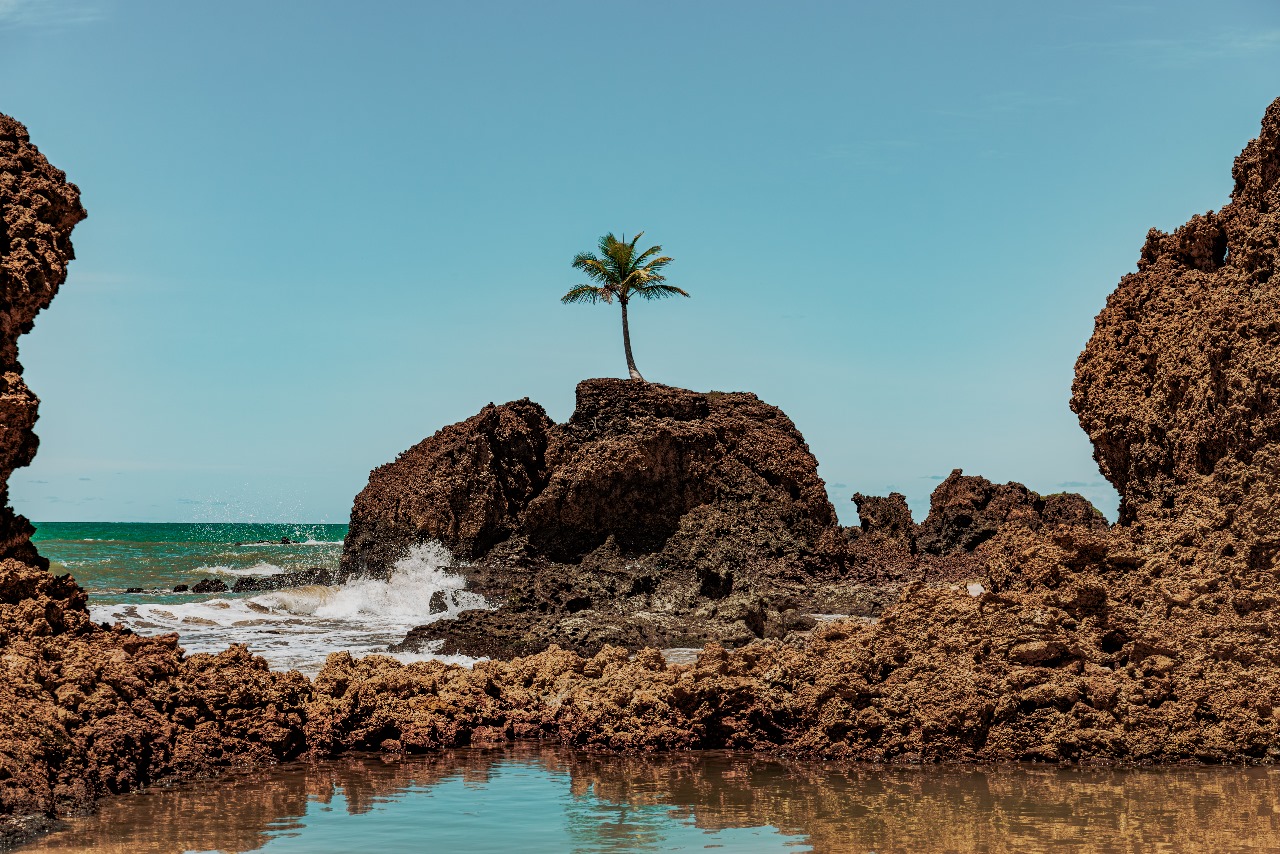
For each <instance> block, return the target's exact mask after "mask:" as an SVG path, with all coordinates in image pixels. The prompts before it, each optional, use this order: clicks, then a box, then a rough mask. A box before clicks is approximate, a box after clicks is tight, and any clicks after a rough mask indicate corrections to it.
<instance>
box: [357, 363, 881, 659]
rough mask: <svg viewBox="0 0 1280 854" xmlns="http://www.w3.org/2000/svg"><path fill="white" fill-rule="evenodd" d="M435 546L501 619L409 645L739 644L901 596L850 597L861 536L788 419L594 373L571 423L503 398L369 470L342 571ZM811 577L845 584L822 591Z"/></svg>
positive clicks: (489, 614) (724, 399) (434, 630)
mask: <svg viewBox="0 0 1280 854" xmlns="http://www.w3.org/2000/svg"><path fill="white" fill-rule="evenodd" d="M473 487H474V495H475V498H474V501H473V500H472V499H471V496H472V489H473ZM477 532H483V533H477ZM425 540H439V541H440V542H442V543H443V544H445V545H446V546H447V547H448V548H449V549H450V550H452V551H453V552H454V553H455V554H456V555H458V556H461V557H462V558H464V559H469V560H471V561H472V562H473V563H472V565H471V566H469V567H467V568H466V569H465V572H466V574H467V576H468V579H469V586H470V588H471V589H472V590H474V591H476V592H480V593H482V594H485V595H486V596H489V597H491V598H492V599H493V600H495V601H496V602H498V603H500V607H499V608H498V610H496V611H471V612H466V613H465V614H464V615H463V616H462V617H461V618H460V619H458V620H447V621H440V622H438V623H433V624H431V625H429V626H425V627H423V628H422V629H420V630H417V631H415V632H414V633H413V634H411V635H410V636H409V637H408V638H406V640H405V643H404V644H403V645H402V648H403V649H421V648H426V646H427V645H428V644H439V643H443V647H441V649H442V650H443V651H445V652H450V653H452V652H463V653H466V654H469V655H488V656H501V657H510V656H512V655H520V654H525V653H530V652H536V651H538V650H541V649H545V648H547V646H549V645H550V644H552V643H558V644H560V645H561V646H564V647H567V648H572V649H575V650H577V651H579V652H582V653H584V654H593V653H595V652H597V651H599V650H600V649H601V648H603V646H604V645H606V644H614V645H618V646H624V647H629V648H632V649H638V648H640V647H643V646H646V645H656V646H701V645H702V644H703V643H705V642H707V641H709V640H715V641H718V642H721V643H724V644H726V645H729V646H739V645H741V644H743V643H747V642H749V641H751V640H754V639H756V638H759V637H764V636H771V637H783V636H785V635H786V634H788V633H789V632H790V631H792V630H795V629H800V630H807V629H808V628H810V627H811V626H812V620H811V619H809V618H807V617H805V616H803V615H802V614H801V613H800V612H799V611H798V610H797V608H799V607H801V606H803V607H808V608H809V610H811V611H812V610H819V611H830V610H840V611H845V612H847V611H850V610H855V611H857V610H867V609H868V608H871V609H875V610H878V608H879V607H883V601H882V600H883V599H884V598H885V596H886V595H887V594H886V593H885V592H884V591H882V590H880V589H878V588H877V589H871V588H868V587H866V585H863V584H855V585H853V586H849V585H844V586H841V582H842V570H843V560H844V551H845V548H846V542H847V536H846V534H845V533H844V532H843V531H842V530H841V529H840V528H839V526H838V524H837V522H836V516H835V510H834V508H833V507H832V506H831V502H830V500H828V498H827V495H826V487H825V484H824V483H823V481H822V479H821V478H820V477H819V476H818V471H817V461H816V460H815V459H814V457H813V454H812V453H810V451H809V448H808V446H807V445H806V444H805V441H804V438H803V436H801V434H800V432H799V431H798V430H797V429H796V427H795V425H794V424H793V423H792V422H791V420H790V419H789V418H787V416H786V415H785V414H784V413H783V412H782V411H781V410H779V409H778V408H777V407H774V406H770V405H769V404H767V403H764V402H762V401H761V400H760V399H759V398H757V397H756V396H755V395H753V394H745V393H722V392H710V393H699V392H694V391H689V390H687V389H681V388H672V387H669V386H662V385H656V384H650V383H637V382H631V381H625V380H613V379H595V380H587V381H584V382H582V383H580V384H579V385H578V388H577V406H576V408H575V409H574V412H573V415H572V417H571V418H570V419H569V420H568V422H567V423H565V424H555V423H553V422H551V421H550V419H548V418H547V416H546V414H545V413H544V412H543V410H542V408H541V407H539V406H537V405H536V404H533V403H531V402H529V401H528V400H519V401H515V402H513V403H508V404H504V405H501V406H494V405H492V404H491V405H489V406H487V407H485V409H484V410H483V411H482V412H481V413H479V414H478V415H476V416H475V417H473V418H470V419H468V420H467V421H464V422H462V423H460V424H455V425H452V426H450V427H446V428H444V429H443V430H441V431H440V432H439V433H437V434H436V435H434V436H432V437H430V438H428V439H426V440H424V441H423V442H421V443H419V444H418V445H417V446H415V447H414V448H412V449H410V450H409V451H408V452H406V453H405V454H403V455H401V457H400V458H399V459H397V460H396V461H395V462H393V463H390V464H388V465H386V466H383V467H381V468H379V469H377V470H375V471H374V472H373V474H372V475H371V476H370V480H369V485H368V486H367V487H366V488H365V489H364V490H363V491H362V492H361V493H360V494H359V495H358V496H357V498H356V501H355V506H354V509H353V511H352V523H351V529H350V533H349V534H348V537H347V541H346V545H345V547H344V550H343V559H342V560H343V570H344V572H347V573H350V574H366V575H375V576H376V575H382V574H385V573H387V572H388V571H390V569H391V567H392V565H393V564H394V561H395V560H396V558H397V557H399V556H401V555H402V554H403V553H404V550H405V549H406V547H409V546H411V545H413V544H414V543H418V542H422V541H425ZM815 578H822V579H826V580H827V581H828V582H829V583H828V585H827V586H826V589H825V590H824V591H821V592H820V593H817V594H815V593H814V592H813V591H806V590H805V587H806V586H809V587H811V586H812V585H811V584H810V582H812V581H813V580H814V579H815ZM815 596H816V597H817V598H818V599H821V600H822V601H817V602H815V601H811V600H814V599H815ZM868 597H870V598H872V599H873V600H874V601H873V602H872V603H871V604H867V602H866V601H865V600H867V599H868ZM806 603H807V604H806Z"/></svg>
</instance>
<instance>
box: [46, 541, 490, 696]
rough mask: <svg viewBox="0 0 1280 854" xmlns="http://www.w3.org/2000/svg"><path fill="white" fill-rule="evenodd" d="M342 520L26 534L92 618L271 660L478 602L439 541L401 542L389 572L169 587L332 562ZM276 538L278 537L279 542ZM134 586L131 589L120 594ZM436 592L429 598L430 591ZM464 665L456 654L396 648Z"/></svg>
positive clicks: (311, 664) (305, 665)
mask: <svg viewBox="0 0 1280 854" xmlns="http://www.w3.org/2000/svg"><path fill="white" fill-rule="evenodd" d="M346 531H347V528H346V526H345V525H256V524H177V523H165V524H133V523H70V522H45V523H40V524H37V525H36V535H35V537H34V540H35V543H36V545H37V547H38V548H39V549H40V552H41V554H43V555H44V556H45V557H47V558H49V559H50V561H51V562H52V566H51V570H52V571H53V572H55V573H63V572H70V573H71V574H72V575H73V576H74V577H75V579H76V581H78V582H79V583H80V585H81V586H82V587H84V588H85V589H86V590H87V591H88V593H89V606H90V614H91V615H92V617H93V619H94V620H95V621H97V622H103V623H111V624H114V623H120V624H122V625H125V626H127V627H129V628H131V629H133V630H134V631H136V632H138V633H139V634H143V635H157V634H165V633H169V632H176V633H177V634H178V637H179V641H180V642H181V644H182V646H183V647H184V648H185V649H186V650H187V652H189V653H195V652H219V651H221V650H223V649H226V648H227V646H228V645H230V644H232V643H243V644H246V645H247V646H248V647H249V648H250V649H251V650H252V651H253V652H255V653H257V654H259V655H261V656H263V657H264V658H266V659H267V661H268V662H270V663H271V665H272V666H273V667H276V668H279V669H297V670H300V671H302V672H304V673H309V674H314V673H315V672H317V671H319V669H320V667H321V666H323V664H324V660H325V658H326V657H327V656H328V655H329V654H330V653H332V652H336V651H340V650H346V651H349V652H351V653H352V654H353V655H367V654H369V653H374V652H377V653H382V652H386V650H387V647H388V646H390V645H393V644H396V643H398V642H399V641H401V640H403V639H404V636H405V634H407V633H408V631H409V630H410V629H412V628H413V627H415V626H420V625H424V624H426V623H430V622H433V621H435V620H439V619H448V618H451V617H454V616H456V615H457V614H458V612H459V611H461V610H464V609H466V608H478V607H486V605H487V603H486V602H485V601H484V600H483V599H482V598H481V597H479V596H477V595H475V594H473V593H469V592H467V591H466V590H465V589H464V584H463V581H462V578H461V577H460V576H459V575H458V574H457V573H455V572H452V571H451V567H452V566H453V558H452V556H451V555H449V553H448V551H447V550H445V549H444V548H443V547H441V546H440V545H439V544H425V545H423V546H418V547H415V548H414V549H412V550H411V551H409V552H407V553H406V554H405V556H404V558H403V559H402V560H401V561H400V562H399V563H398V564H397V565H396V568H395V571H394V572H393V573H392V575H391V578H390V580H389V581H383V580H366V579H353V580H351V581H348V582H347V583H346V584H343V585H341V586H322V585H309V586H305V587H294V588H288V589H281V590H273V591H269V592H257V593H255V592H246V593H235V592H234V591H233V590H226V591H222V592H216V593H203V594H196V593H192V592H190V590H188V591H186V592H174V587H176V586H178V585H181V584H185V585H188V587H190V586H192V585H194V584H195V583H196V582H198V581H201V580H203V579H211V580H216V581H221V582H222V583H223V584H225V585H227V587H228V588H232V587H234V585H235V583H236V582H237V581H238V580H240V579H241V578H245V577H250V576H256V577H272V576H278V575H281V574H283V573H286V572H291V571H297V570H302V569H307V568H310V567H321V568H325V569H336V568H337V566H338V560H339V558H340V556H341V554H342V538H343V537H344V536H345V535H346ZM285 539H287V540H288V542H287V543H286V542H283V541H284V540H285ZM130 588H141V592H136V591H135V592H133V593H130V592H128V591H129V589H130ZM436 593H438V594H441V595H439V596H436V597H435V598H434V599H433V594H436ZM397 657H399V658H401V659H402V660H406V661H411V660H415V659H421V658H426V657H441V658H445V659H446V660H453V661H458V662H459V663H467V662H469V661H471V660H472V659H467V658H465V657H461V656H453V657H447V656H433V655H431V653H430V652H427V653H422V654H418V653H413V654H409V653H405V654H397Z"/></svg>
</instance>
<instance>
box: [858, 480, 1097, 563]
mask: <svg viewBox="0 0 1280 854" xmlns="http://www.w3.org/2000/svg"><path fill="white" fill-rule="evenodd" d="M859 512H861V507H859ZM1009 525H1020V526H1023V527H1027V528H1030V529H1032V530H1039V529H1040V528H1042V527H1044V526H1046V525H1074V526H1082V527H1085V528H1092V529H1094V530H1105V529H1106V528H1107V520H1106V519H1105V518H1104V517H1103V515H1102V514H1101V513H1099V512H1098V510H1097V508H1095V507H1094V506H1093V505H1092V504H1090V503H1089V502H1088V501H1087V500H1086V499H1085V498H1084V497H1083V496H1080V495H1077V494H1076V493H1074V492H1062V493H1058V494H1056V495H1049V496H1045V497H1041V496H1040V495H1039V494H1038V493H1035V492H1032V491H1031V490H1029V489H1027V488H1026V487H1025V486H1023V485H1022V484H1020V483H1006V484H1003V485H997V484H994V483H992V482H991V481H989V480H987V479H986V478H985V477H975V476H971V475H965V474H964V473H963V472H962V471H961V470H960V469H956V470H955V471H953V472H951V474H950V475H949V476H948V477H947V479H946V480H944V481H942V482H941V483H940V484H938V486H937V488H935V489H934V491H933V495H932V496H930V498H929V516H928V518H927V519H925V521H924V523H923V524H921V525H920V528H919V530H918V531H917V532H916V535H915V543H916V547H917V548H918V549H919V550H920V551H922V552H925V553H927V554H934V555H953V554H958V553H963V552H972V551H973V550H974V549H976V548H977V547H978V546H980V545H982V544H983V543H984V542H986V541H987V540H989V539H991V538H992V537H994V536H995V535H996V533H997V532H998V531H1000V530H1001V529H1002V528H1004V527H1006V526H1009Z"/></svg>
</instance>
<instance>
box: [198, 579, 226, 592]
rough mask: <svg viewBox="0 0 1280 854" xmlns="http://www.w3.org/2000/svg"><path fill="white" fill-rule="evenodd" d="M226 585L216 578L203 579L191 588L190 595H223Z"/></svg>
mask: <svg viewBox="0 0 1280 854" xmlns="http://www.w3.org/2000/svg"><path fill="white" fill-rule="evenodd" d="M226 591H227V583H226V582H225V581H220V580H219V579H216V578H205V579H203V580H201V581H197V582H196V583H195V584H194V585H192V587H191V592H192V593H225V592H226Z"/></svg>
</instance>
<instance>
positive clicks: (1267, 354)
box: [1071, 100, 1280, 565]
mask: <svg viewBox="0 0 1280 854" xmlns="http://www.w3.org/2000/svg"><path fill="white" fill-rule="evenodd" d="M1232 177H1233V178H1234V179H1235V188H1234V189H1233V190H1232V193H1231V202H1230V204H1228V205H1227V206H1226V207H1224V208H1222V209H1221V210H1219V211H1217V212H1209V213H1206V214H1204V215H1197V216H1193V217H1192V218H1191V219H1190V220H1189V221H1188V222H1187V223H1186V224H1185V225H1183V226H1182V227H1181V228H1179V229H1177V230H1176V231H1174V232H1173V233H1172V234H1165V233H1164V232H1162V231H1159V230H1158V229H1152V230H1151V231H1150V233H1149V234H1148V235H1147V240H1146V244H1145V245H1144V246H1143V247H1142V253H1141V256H1140V258H1139V260H1138V270H1137V272H1135V273H1130V274H1129V275H1127V276H1125V277H1124V278H1123V279H1121V280H1120V285H1119V287H1117V288H1116V290H1115V292H1114V293H1112V294H1111V296H1110V297H1109V298H1108V300H1107V305H1106V308H1104V309H1103V310H1102V312H1101V313H1100V314H1099V315H1098V318H1097V323H1096V325H1095V328H1094V333H1093V337H1092V338H1090V339H1089V343H1088V345H1087V346H1086V347H1085V350H1084V352H1083V353H1081V354H1080V358H1079V361H1078V362H1077V363H1076V380H1075V384H1074V386H1073V389H1072V392H1073V394H1072V399H1071V407H1072V409H1074V410H1075V412H1076V413H1077V414H1078V415H1079V417H1080V425H1081V426H1082V427H1083V428H1084V429H1085V431H1086V432H1087V433H1088V434H1089V437H1090V439H1091V440H1092V441H1093V443H1094V457H1095V459H1097V461H1098V466H1099V467H1100V468H1101V470H1102V473H1103V474H1104V475H1105V476H1106V477H1107V479H1108V480H1110V481H1111V482H1112V483H1113V484H1114V485H1115V487H1116V489H1117V490H1119V492H1120V497H1121V506H1120V521H1121V522H1122V523H1125V524H1127V523H1132V522H1136V521H1144V520H1149V519H1161V518H1173V517H1177V516H1182V515H1184V514H1188V513H1190V514H1192V515H1193V516H1195V517H1196V521H1195V522H1194V524H1195V525H1197V526H1205V525H1207V526H1210V527H1224V526H1230V527H1233V528H1235V529H1237V530H1242V531H1243V530H1249V531H1250V537H1251V538H1256V539H1258V540H1259V542H1258V543H1257V544H1256V547H1257V548H1258V549H1259V551H1258V553H1257V560H1259V561H1262V562H1265V563H1267V564H1268V565H1269V564H1270V562H1271V560H1272V557H1271V556H1272V554H1273V553H1274V551H1275V549H1276V547H1277V545H1278V543H1277V540H1276V530H1277V528H1276V525H1275V523H1274V522H1273V521H1272V520H1274V519H1276V518H1278V516H1277V511H1280V506H1278V505H1277V502H1276V490H1275V488H1274V485H1275V484H1276V483H1277V474H1278V473H1280V400H1278V399H1277V391H1276V390H1277V388H1280V302H1278V301H1277V299H1276V295H1277V288H1278V286H1277V279H1276V267H1277V261H1278V260H1280V248H1278V246H1277V234H1280V100H1278V101H1276V102H1275V103H1273V104H1272V105H1271V107H1270V108H1269V109H1268V110H1267V113H1266V116H1265V118H1264V119H1263V121H1262V132H1261V133H1260V134H1259V136H1258V138H1257V139H1255V140H1253V141H1252V142H1250V143H1249V144H1248V146H1246V147H1245V149H1244V151H1243V152H1242V153H1241V154H1240V156H1239V157H1238V158H1236V161H1235V167H1234V168H1233V170H1232Z"/></svg>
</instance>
